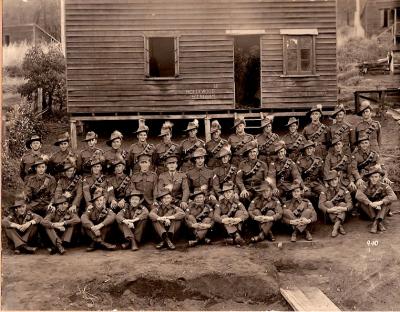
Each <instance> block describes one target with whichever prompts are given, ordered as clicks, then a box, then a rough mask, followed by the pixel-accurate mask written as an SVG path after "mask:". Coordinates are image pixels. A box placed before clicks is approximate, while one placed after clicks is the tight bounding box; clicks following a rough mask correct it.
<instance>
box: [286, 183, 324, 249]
mask: <svg viewBox="0 0 400 312" xmlns="http://www.w3.org/2000/svg"><path fill="white" fill-rule="evenodd" d="M288 191H289V192H291V194H292V199H290V200H289V201H288V202H286V204H284V205H283V219H282V220H283V222H284V223H285V224H289V225H291V226H292V227H293V232H292V238H291V241H292V242H295V241H296V240H297V232H300V233H303V232H304V233H305V234H306V240H308V241H311V240H312V235H311V233H310V230H309V227H310V224H311V223H313V222H315V221H317V213H316V212H315V210H314V207H313V205H312V204H311V202H310V201H309V200H308V199H304V198H303V197H302V186H301V185H300V184H292V186H291V187H290V188H289V189H288Z"/></svg>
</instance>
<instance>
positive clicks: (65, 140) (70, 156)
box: [48, 132, 77, 180]
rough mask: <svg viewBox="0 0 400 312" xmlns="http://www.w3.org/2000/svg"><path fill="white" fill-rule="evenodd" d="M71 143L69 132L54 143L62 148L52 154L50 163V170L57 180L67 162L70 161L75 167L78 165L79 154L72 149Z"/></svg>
mask: <svg viewBox="0 0 400 312" xmlns="http://www.w3.org/2000/svg"><path fill="white" fill-rule="evenodd" d="M69 144H70V142H69V134H68V132H66V133H63V134H62V135H60V136H59V137H58V138H57V141H56V142H55V143H54V145H55V146H58V147H59V148H60V150H59V151H57V152H55V153H54V154H53V155H51V157H50V160H49V163H48V172H49V174H51V175H52V176H53V177H55V178H56V180H58V179H59V178H60V175H61V173H62V172H63V171H64V164H65V163H67V162H69V163H71V164H72V165H73V166H74V167H75V166H76V161H77V155H76V153H75V152H73V151H72V149H71V147H70V145H69Z"/></svg>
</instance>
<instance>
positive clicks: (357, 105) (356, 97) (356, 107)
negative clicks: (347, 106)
mask: <svg viewBox="0 0 400 312" xmlns="http://www.w3.org/2000/svg"><path fill="white" fill-rule="evenodd" d="M354 102H355V103H354V104H355V109H356V111H355V112H356V113H358V111H359V110H360V97H359V94H358V92H357V91H356V92H354Z"/></svg>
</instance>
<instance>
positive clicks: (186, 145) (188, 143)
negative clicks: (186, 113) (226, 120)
mask: <svg viewBox="0 0 400 312" xmlns="http://www.w3.org/2000/svg"><path fill="white" fill-rule="evenodd" d="M198 128H199V121H198V120H197V119H195V120H193V121H191V122H189V124H188V126H187V128H186V130H185V132H187V134H188V138H187V139H185V140H183V141H182V143H181V145H180V150H181V153H182V162H183V163H182V166H181V170H182V171H183V172H188V171H189V169H191V168H192V167H193V164H192V162H191V159H192V155H193V153H194V151H195V150H196V149H198V148H200V147H202V148H204V147H205V143H204V141H203V140H200V139H199V138H197V131H198Z"/></svg>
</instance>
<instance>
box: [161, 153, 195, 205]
mask: <svg viewBox="0 0 400 312" xmlns="http://www.w3.org/2000/svg"><path fill="white" fill-rule="evenodd" d="M165 165H166V166H167V169H168V171H166V172H164V173H161V174H160V175H159V177H158V184H157V190H158V191H161V190H163V189H168V190H169V191H170V192H171V195H172V197H173V199H174V204H175V205H177V206H179V207H181V208H182V209H183V210H186V208H187V207H188V202H189V194H190V191H189V182H188V178H187V175H186V173H183V172H181V171H177V170H176V169H177V168H178V156H177V155H173V154H172V155H170V156H169V157H168V158H167V159H166V160H165Z"/></svg>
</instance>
